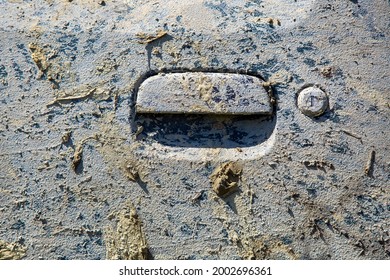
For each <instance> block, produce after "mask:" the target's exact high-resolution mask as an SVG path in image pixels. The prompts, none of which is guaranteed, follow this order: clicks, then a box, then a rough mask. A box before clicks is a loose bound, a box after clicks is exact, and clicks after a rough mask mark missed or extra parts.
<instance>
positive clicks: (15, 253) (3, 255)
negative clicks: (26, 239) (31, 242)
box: [0, 240, 26, 260]
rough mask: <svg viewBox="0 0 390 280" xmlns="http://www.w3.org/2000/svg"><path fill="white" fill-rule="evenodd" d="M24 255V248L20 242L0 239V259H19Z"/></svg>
mask: <svg viewBox="0 0 390 280" xmlns="http://www.w3.org/2000/svg"><path fill="white" fill-rule="evenodd" d="M25 255H26V248H25V247H24V246H22V245H20V244H16V243H7V242H5V241H2V240H0V260H20V259H22V258H23V257H24V256H25Z"/></svg>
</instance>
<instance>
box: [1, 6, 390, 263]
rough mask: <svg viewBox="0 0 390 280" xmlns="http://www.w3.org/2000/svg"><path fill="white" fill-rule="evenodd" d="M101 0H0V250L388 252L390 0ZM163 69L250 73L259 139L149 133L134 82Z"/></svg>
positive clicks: (159, 254)
mask: <svg viewBox="0 0 390 280" xmlns="http://www.w3.org/2000/svg"><path fill="white" fill-rule="evenodd" d="M99 2H100V1H92V0H91V1H81V0H74V1H71V2H69V1H65V0H63V1H62V0H58V1H55V0H46V1H44V0H37V1H21V0H12V1H11V0H9V1H7V0H0V14H1V17H0V114H1V119H0V159H1V160H0V240H1V241H0V258H1V259H20V258H24V259H104V258H107V257H108V258H154V259H389V258H390V233H389V230H390V191H389V188H390V185H389V181H390V154H389V139H390V136H389V130H388V126H389V117H390V113H389V110H390V108H389V101H390V51H389V50H390V20H389V15H390V3H389V1H388V0H373V1H360V0H359V1H348V0H344V1H339V0H337V1H336V0H321V1H319V0H303V1H293V0H291V1H290V0H286V1H285V0H283V1H282V0H253V1H237V0H230V1H224V0H205V1H200V0H199V1H174V0H169V1H148V0H143V1H141V0H127V1H125V0H123V1H119V0H117V1H114V0H113V1H105V3H106V5H104V6H103V5H100V4H99ZM174 72H175V73H177V72H219V73H240V74H243V73H247V74H250V75H253V76H257V77H260V78H262V79H263V80H264V81H265V83H264V85H265V86H266V87H268V89H267V90H272V96H273V98H274V100H273V103H274V106H275V109H274V114H273V116H272V119H271V120H270V122H271V123H272V126H270V127H271V128H270V129H266V133H265V134H264V135H263V136H261V137H265V138H267V139H265V140H264V139H263V140H264V142H262V141H263V140H262V141H260V142H259V141H257V142H256V141H253V139H251V138H250V137H248V136H250V135H251V134H250V132H249V131H248V130H243V131H244V132H245V133H242V134H240V135H239V136H240V139H241V140H240V141H247V142H241V144H240V145H238V146H234V145H233V146H232V143H233V142H229V141H221V142H218V143H217V144H218V145H209V146H207V145H203V144H202V145H203V146H201V147H197V146H196V143H195V144H194V143H193V142H192V143H190V144H189V145H187V146H186V145H184V144H182V142H180V146H175V145H176V144H175V142H174V141H173V140H172V139H170V140H169V141H168V142H169V144H170V146H167V145H165V144H164V143H166V142H167V141H165V142H164V139H161V140H159V139H158V140H159V141H160V142H158V141H149V140H148V139H153V137H155V136H154V135H156V133H160V135H161V133H162V132H163V129H160V130H159V127H158V126H157V127H155V129H157V130H154V131H153V130H151V129H147V128H148V127H146V125H147V123H145V124H138V123H137V122H136V121H135V117H136V116H135V110H134V107H135V103H136V94H137V88H138V87H139V85H140V83H141V82H142V81H144V80H145V79H146V78H147V77H149V76H151V75H154V74H158V73H174ZM311 85H314V86H317V87H319V88H320V89H322V90H323V91H324V92H325V93H326V94H327V96H328V97H329V108H328V109H327V110H326V112H325V113H324V114H323V115H321V116H320V117H315V118H311V117H307V116H305V115H303V114H302V113H301V112H300V110H299V109H298V108H297V105H296V102H297V101H296V98H297V93H298V92H299V91H300V90H301V89H302V88H304V87H307V86H311ZM186 117H188V116H184V119H185V118H186ZM151 121H153V120H151ZM163 121H164V120H163ZM145 122H147V120H146V121H145ZM168 124H169V123H168ZM173 124H174V122H173ZM215 125H216V127H215V129H216V131H217V132H218V131H220V132H218V133H219V134H218V133H217V132H216V133H215V134H213V137H215V139H220V137H222V136H223V135H225V134H224V133H225V132H228V131H229V128H230V127H231V126H234V120H233V121H232V120H225V119H221V120H216V121H215ZM245 125H247V126H248V125H250V124H248V123H247V122H245ZM143 126H145V128H143ZM196 127H197V126H195V127H186V129H187V130H188V131H189V133H198V134H202V133H209V134H210V133H212V132H213V130H208V131H203V130H200V131H196ZM252 127H253V129H252V130H253V131H255V132H256V131H257V130H256V128H257V126H256V125H253V126H252ZM170 129H171V135H174V134H175V133H177V134H178V135H179V136H178V137H182V138H179V140H180V141H184V142H185V141H188V139H187V138H185V136H186V135H184V136H183V131H180V130H178V128H177V127H175V126H174V127H173V128H170ZM224 131H225V132H224ZM254 134H255V133H254ZM162 135H163V134H162ZM202 136H203V137H204V138H205V135H200V137H202ZM206 138H207V137H206ZM221 139H222V138H221ZM242 139H244V140H242ZM245 139H247V140H245ZM225 140H226V139H225ZM215 141H216V140H215ZM251 141H252V142H251ZM257 144H258V145H257ZM189 146H190V148H189ZM248 146H250V147H248ZM227 162H240V165H241V167H242V171H241V172H240V173H241V174H240V181H239V188H238V190H237V191H236V192H233V193H230V194H229V195H227V196H226V197H223V198H221V197H219V196H218V195H217V194H216V193H215V191H214V190H213V186H212V184H211V183H210V176H211V175H212V173H213V171H214V170H215V169H216V168H218V167H219V166H222V165H224V164H226V163H227ZM129 205H134V207H135V208H132V207H131V206H129ZM131 209H132V210H131ZM134 211H135V212H136V217H137V218H136V219H135V218H134V217H135V216H134V215H132V213H133V214H134V213H135V212H134ZM113 213H114V214H113Z"/></svg>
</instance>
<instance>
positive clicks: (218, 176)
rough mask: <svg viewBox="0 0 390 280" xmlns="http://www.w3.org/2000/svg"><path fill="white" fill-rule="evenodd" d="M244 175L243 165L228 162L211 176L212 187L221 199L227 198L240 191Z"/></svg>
mask: <svg viewBox="0 0 390 280" xmlns="http://www.w3.org/2000/svg"><path fill="white" fill-rule="evenodd" d="M241 173H242V165H241V164H239V163H237V162H227V163H224V164H222V165H221V166H219V167H217V168H216V169H215V170H214V172H213V174H211V176H210V179H211V185H212V188H213V190H214V192H215V193H216V194H217V195H218V196H220V197H227V196H229V195H230V194H232V193H234V192H236V191H238V188H239V181H240V177H241Z"/></svg>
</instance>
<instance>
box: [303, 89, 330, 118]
mask: <svg viewBox="0 0 390 280" xmlns="http://www.w3.org/2000/svg"><path fill="white" fill-rule="evenodd" d="M297 105H298V108H299V110H301V112H302V113H303V114H305V115H306V116H308V117H318V116H321V115H322V114H323V113H324V112H325V111H326V109H327V108H328V105H329V102H328V96H327V95H326V93H325V92H324V91H323V90H322V89H320V88H318V87H314V86H312V87H307V88H304V89H303V90H302V91H300V92H299V94H298V102H297Z"/></svg>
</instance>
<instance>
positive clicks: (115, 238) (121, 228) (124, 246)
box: [105, 205, 149, 260]
mask: <svg viewBox="0 0 390 280" xmlns="http://www.w3.org/2000/svg"><path fill="white" fill-rule="evenodd" d="M111 217H114V218H116V219H117V225H116V230H114V229H112V228H108V229H107V230H106V232H105V242H106V246H107V247H106V254H107V256H106V257H107V259H110V260H146V259H148V258H149V250H148V247H147V244H146V240H145V236H144V234H143V232H142V225H141V221H140V219H139V217H138V214H137V212H136V210H135V208H134V206H132V205H129V206H127V207H126V208H125V209H124V210H122V211H121V212H119V213H117V214H114V215H111V216H110V218H111Z"/></svg>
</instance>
